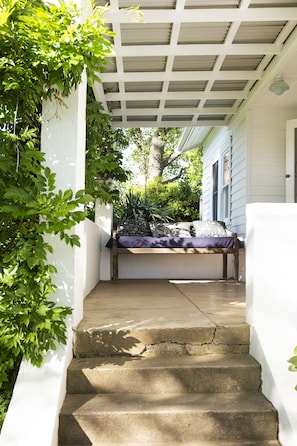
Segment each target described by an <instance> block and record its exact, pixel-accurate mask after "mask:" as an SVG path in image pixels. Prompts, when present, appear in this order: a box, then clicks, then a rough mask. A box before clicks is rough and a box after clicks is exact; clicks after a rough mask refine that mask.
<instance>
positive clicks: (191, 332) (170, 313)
mask: <svg viewBox="0 0 297 446" xmlns="http://www.w3.org/2000/svg"><path fill="white" fill-rule="evenodd" d="M238 331H239V332H240V333H241V334H240V335H235V333H238ZM102 332H104V333H105V335H104V337H105V338H106V339H105V341H106V345H107V344H108V345H109V348H111V349H114V351H104V348H103V344H105V342H103V340H102V342H99V343H98V339H97V341H96V342H95V341H94V344H93V347H94V351H93V352H92V351H89V352H88V353H89V354H95V355H97V354H99V355H100V356H102V355H105V354H108V355H110V354H120V353H123V354H125V353H128V354H132V355H139V354H142V353H143V348H144V346H147V345H148V344H150V345H153V344H156V343H160V342H163V341H165V342H166V340H168V339H173V340H174V342H176V343H177V344H179V345H183V344H184V343H185V341H184V339H183V337H184V336H185V335H184V333H185V332H187V336H188V342H189V336H190V338H191V337H193V340H194V339H196V338H197V334H199V338H200V339H202V344H205V345H209V344H210V343H211V344H216V345H217V346H219V345H221V346H222V349H223V345H228V344H245V346H247V345H248V343H249V328H248V324H247V323H246V317H245V284H244V283H238V282H235V281H220V280H117V281H110V282H99V283H98V284H97V286H96V287H95V288H94V289H93V290H92V291H91V293H90V294H89V295H88V296H87V297H86V299H85V302H84V319H83V320H82V322H81V323H80V324H79V326H78V327H77V334H78V333H85V335H86V336H85V341H86V342H89V337H90V336H91V337H92V336H93V337H94V339H95V334H96V333H102ZM128 334H129V336H128V337H127V335H128ZM234 335H235V336H236V337H238V339H237V340H236V342H235V341H234V339H228V337H233V338H234ZM96 336H97V338H98V335H96ZM100 336H102V335H100ZM148 336H149V337H150V339H147V337H148ZM128 338H129V340H130V342H129V341H128ZM239 338H242V339H239ZM133 339H134V340H135V343H133V341H132V340H133ZM203 339H205V341H203ZM237 341H238V342H237ZM81 342H82V345H80V342H78V343H77V346H76V348H77V351H76V354H77V356H84V353H86V351H85V349H86V345H83V344H85V342H84V341H81ZM190 342H191V340H190ZM99 344H100V345H101V347H100V351H99V350H98V348H99ZM119 344H120V345H119ZM133 344H134V345H133ZM165 347H166V346H165ZM163 348H164V345H163ZM166 348H167V347H166ZM204 348H206V347H204ZM245 348H246V347H245ZM101 349H103V350H101ZM215 350H216V352H217V348H216V349H215ZM204 353H209V352H208V351H203V350H202V351H201V353H199V352H198V354H204ZM221 353H223V351H222V352H221ZM194 354H197V353H194Z"/></svg>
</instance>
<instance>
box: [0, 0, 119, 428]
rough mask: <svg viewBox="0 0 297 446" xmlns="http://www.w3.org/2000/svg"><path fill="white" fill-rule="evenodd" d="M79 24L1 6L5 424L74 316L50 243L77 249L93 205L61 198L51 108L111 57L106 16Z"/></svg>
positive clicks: (95, 14)
mask: <svg viewBox="0 0 297 446" xmlns="http://www.w3.org/2000/svg"><path fill="white" fill-rule="evenodd" d="M93 6H94V5H93V4H92V3H90V4H89V7H90V8H91V10H89V11H88V13H86V11H84V16H85V20H84V21H82V19H81V17H82V11H79V10H78V8H77V6H76V4H75V3H68V2H65V1H64V0H61V1H60V2H59V4H58V5H54V4H51V3H50V2H44V1H42V0H0V47H1V58H0V392H1V395H2V397H3V396H4V397H3V398H4V399H1V400H0V416H1V420H2V413H3V408H4V410H5V407H6V398H5V395H10V393H11V389H12V385H13V382H14V379H15V376H16V373H17V370H18V366H19V363H20V361H21V359H22V357H25V358H27V359H28V360H29V361H31V363H32V364H34V365H36V366H40V365H41V363H42V359H43V357H44V354H45V353H46V352H47V351H48V350H49V349H55V348H56V343H65V341H66V318H67V317H68V316H69V315H70V314H71V309H70V308H68V307H62V306H60V307H59V306H57V305H56V304H55V303H54V302H52V301H51V295H52V293H53V292H54V291H55V289H56V285H55V284H54V283H53V273H55V272H56V270H55V267H54V266H52V265H50V264H49V262H48V256H49V254H50V253H52V252H53V248H52V246H51V245H50V244H49V242H48V240H49V239H50V237H48V234H52V235H54V234H55V235H57V236H58V237H60V238H61V239H62V240H64V241H65V242H66V243H68V244H70V245H71V246H78V245H79V239H78V237H77V236H76V235H75V234H73V233H72V231H71V230H72V228H73V226H74V225H76V224H77V223H79V222H80V221H82V220H83V219H84V218H85V217H86V212H85V211H84V207H85V206H86V205H87V204H88V203H89V202H90V201H91V200H93V198H92V197H91V196H90V195H89V194H86V193H85V192H84V191H78V192H77V193H73V191H72V190H66V191H62V190H57V189H56V184H55V174H54V173H53V172H52V171H51V170H50V169H49V168H48V167H45V165H44V164H45V163H44V161H45V158H44V154H43V153H42V152H41V151H40V126H41V106H42V101H43V100H44V99H54V100H57V101H59V102H60V103H62V104H63V103H64V101H63V97H66V96H68V95H69V94H70V93H71V91H72V90H73V89H74V88H75V87H76V86H77V85H78V84H79V83H80V81H81V77H82V74H83V72H84V71H85V70H86V71H87V75H88V82H89V84H92V83H93V82H94V81H95V80H97V79H98V73H99V72H100V70H101V69H102V67H103V66H104V64H105V62H106V57H107V55H108V54H109V53H110V51H111V44H112V43H111V39H112V36H113V33H112V32H111V31H110V30H109V29H108V27H106V26H105V25H104V20H103V14H104V12H105V9H106V8H96V9H93Z"/></svg>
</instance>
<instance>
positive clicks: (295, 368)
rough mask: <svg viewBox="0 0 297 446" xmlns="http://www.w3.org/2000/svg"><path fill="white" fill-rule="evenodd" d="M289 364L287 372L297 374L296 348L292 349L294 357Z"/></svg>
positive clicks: (296, 387) (296, 388)
mask: <svg viewBox="0 0 297 446" xmlns="http://www.w3.org/2000/svg"><path fill="white" fill-rule="evenodd" d="M288 362H289V363H290V366H289V370H290V371H291V372H297V347H295V348H294V355H293V356H292V357H291V358H290V359H289V360H288ZM295 390H297V385H296V386H295Z"/></svg>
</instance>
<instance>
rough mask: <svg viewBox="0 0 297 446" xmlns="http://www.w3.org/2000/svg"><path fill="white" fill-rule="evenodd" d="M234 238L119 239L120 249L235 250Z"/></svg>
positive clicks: (134, 237) (121, 237) (126, 237)
mask: <svg viewBox="0 0 297 446" xmlns="http://www.w3.org/2000/svg"><path fill="white" fill-rule="evenodd" d="M233 244H234V238H233V237H137V236H120V237H118V248H233Z"/></svg>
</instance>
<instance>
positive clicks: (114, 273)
mask: <svg viewBox="0 0 297 446" xmlns="http://www.w3.org/2000/svg"><path fill="white" fill-rule="evenodd" d="M118 261H119V258H118V253H117V250H116V248H113V250H112V280H118V278H119V264H118Z"/></svg>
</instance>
